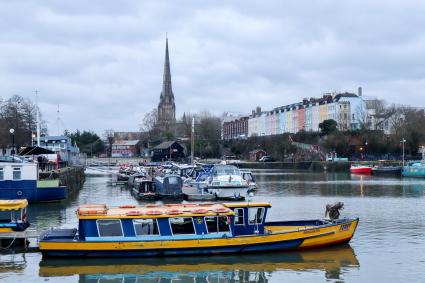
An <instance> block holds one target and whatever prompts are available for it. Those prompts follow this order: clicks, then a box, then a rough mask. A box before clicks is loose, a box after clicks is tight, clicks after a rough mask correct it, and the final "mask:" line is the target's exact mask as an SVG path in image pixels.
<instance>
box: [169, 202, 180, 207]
mask: <svg viewBox="0 0 425 283" xmlns="http://www.w3.org/2000/svg"><path fill="white" fill-rule="evenodd" d="M165 206H168V207H173V206H181V204H179V203H167V204H166V205H165Z"/></svg>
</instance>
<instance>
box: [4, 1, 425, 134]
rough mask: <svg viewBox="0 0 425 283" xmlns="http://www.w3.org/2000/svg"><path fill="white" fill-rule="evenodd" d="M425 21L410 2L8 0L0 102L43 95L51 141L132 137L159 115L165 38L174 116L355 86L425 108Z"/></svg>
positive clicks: (272, 103) (421, 5)
mask: <svg viewBox="0 0 425 283" xmlns="http://www.w3.org/2000/svg"><path fill="white" fill-rule="evenodd" d="M424 14H425V2H423V1H408V0H407V1H406V0H404V1H392V0H374V1H359V0H347V1H340V0H339V1H331V0H320V1H316V0H310V1H308V0H304V1H300V0H295V1H290V0H289V1H281V0H264V1H249V0H244V1H219V0H214V1H208V0H204V1H198V0H193V1H187V0H179V1H172V0H168V1H162V0H153V1H140V0H134V1H131V0H128V1H125V0H124V1H108V0H91V1H86V0H73V1H65V0H62V1H59V0H57V1H49V0H45V1H37V0H33V1H31V0H27V1H25V0H22V1H6V0H1V5H0V97H2V98H3V99H7V98H9V97H10V96H12V95H14V94H19V95H22V96H24V97H27V98H30V99H34V98H35V94H34V90H38V91H39V106H40V109H41V112H42V115H43V118H44V119H45V120H46V121H47V125H48V128H49V133H50V134H52V135H55V134H57V133H58V132H63V131H64V130H65V129H68V130H70V131H75V130H76V129H80V130H92V131H95V132H96V133H98V134H103V132H104V131H105V130H106V129H114V130H115V131H137V130H139V128H140V124H141V123H142V120H143V116H144V115H145V114H146V113H148V112H150V111H151V110H152V109H154V108H156V107H157V106H158V102H159V96H160V92H161V87H162V75H163V65H164V52H165V38H166V34H167V33H168V39H169V49H170V62H171V74H172V84H173V92H174V96H175V102H176V110H177V117H181V116H182V115H183V113H184V112H186V113H187V112H190V113H194V112H201V111H210V112H212V113H213V114H217V115H220V114H221V113H223V112H232V113H239V114H249V113H250V112H251V110H252V109H254V108H255V107H256V106H261V107H262V109H263V110H267V109H272V108H274V107H278V106H282V105H286V104H291V103H294V102H298V101H300V100H302V99H303V98H304V97H320V96H322V95H323V93H327V92H333V91H349V92H357V88H358V87H359V86H362V87H363V94H364V95H365V96H368V97H376V98H379V99H385V100H386V101H387V102H388V103H400V104H409V105H414V106H422V107H424V106H425V99H424V98H425V95H424V93H423V92H424V89H425V29H424V27H425V17H424V16H423V15H424ZM58 105H59V109H60V122H59V123H58V122H57V109H58Z"/></svg>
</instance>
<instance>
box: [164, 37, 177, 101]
mask: <svg viewBox="0 0 425 283" xmlns="http://www.w3.org/2000/svg"><path fill="white" fill-rule="evenodd" d="M161 99H164V100H166V101H168V102H171V100H174V94H173V89H172V87H171V71H170V56H169V54H168V37H167V38H166V40H165V61H164V76H163V80H162V92H161Z"/></svg>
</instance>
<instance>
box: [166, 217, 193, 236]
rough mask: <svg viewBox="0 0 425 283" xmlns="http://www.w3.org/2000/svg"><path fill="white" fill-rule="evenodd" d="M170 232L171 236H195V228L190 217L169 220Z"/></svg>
mask: <svg viewBox="0 0 425 283" xmlns="http://www.w3.org/2000/svg"><path fill="white" fill-rule="evenodd" d="M170 226H171V232H172V233H173V235H181V234H195V226H193V220H192V218H191V217H174V218H170Z"/></svg>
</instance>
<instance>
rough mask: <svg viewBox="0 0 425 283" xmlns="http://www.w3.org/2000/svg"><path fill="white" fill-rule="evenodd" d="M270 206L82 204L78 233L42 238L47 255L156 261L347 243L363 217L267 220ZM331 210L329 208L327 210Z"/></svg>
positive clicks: (52, 233) (55, 231)
mask: <svg viewBox="0 0 425 283" xmlns="http://www.w3.org/2000/svg"><path fill="white" fill-rule="evenodd" d="M270 206H271V205H270V203H266V202H245V203H223V204H219V203H183V204H165V205H158V204H151V205H146V206H135V205H123V206H120V207H108V206H107V205H105V204H92V205H83V206H80V207H79V208H78V210H77V217H78V220H79V224H78V229H77V228H74V229H50V230H47V231H45V232H43V233H42V234H41V236H40V239H39V243H40V251H41V252H42V254H43V257H120V258H121V257H156V256H177V255H179V256H181V255H204V256H205V255H216V254H232V253H233V254H241V253H260V252H272V251H279V250H280V251H291V250H298V249H309V248H316V247H323V246H331V245H336V244H343V243H348V242H349V241H350V240H351V238H352V237H353V234H354V232H355V230H356V227H357V224H358V221H359V219H358V218H351V219H348V218H344V219H338V216H339V212H335V211H334V209H333V208H331V209H330V210H331V212H332V213H329V217H330V218H328V219H313V220H295V221H273V222H268V221H266V216H267V214H268V210H269V208H270ZM327 210H328V206H327Z"/></svg>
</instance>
